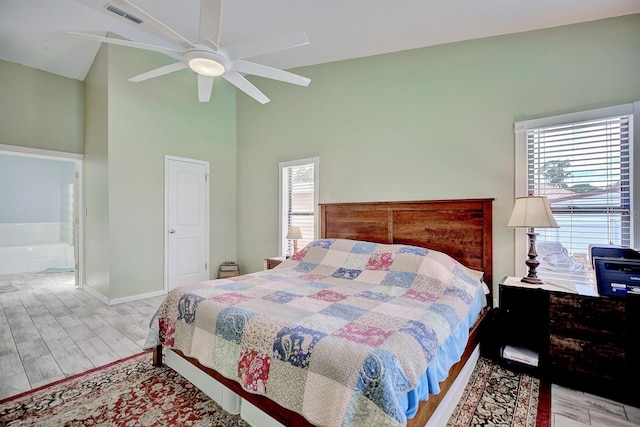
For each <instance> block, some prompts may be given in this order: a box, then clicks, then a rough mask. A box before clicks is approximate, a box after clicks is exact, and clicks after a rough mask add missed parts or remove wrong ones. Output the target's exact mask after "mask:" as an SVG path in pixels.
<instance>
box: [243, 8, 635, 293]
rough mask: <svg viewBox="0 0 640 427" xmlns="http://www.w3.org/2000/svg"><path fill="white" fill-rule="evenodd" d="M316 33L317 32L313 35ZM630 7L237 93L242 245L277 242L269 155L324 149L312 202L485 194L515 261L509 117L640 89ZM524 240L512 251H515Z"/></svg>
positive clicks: (614, 99) (502, 253) (251, 262)
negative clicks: (263, 99)
mask: <svg viewBox="0 0 640 427" xmlns="http://www.w3.org/2000/svg"><path fill="white" fill-rule="evenodd" d="M311 43H313V40H311ZM638 70H640V15H632V16H627V17H622V18H616V19H607V20H601V21H595V22H591V23H584V24H578V25H571V26H565V27H559V28H554V29H548V30H540V31H532V32H526V33H519V34H514V35H506V36H500V37H493V38H486V39H480V40H473V41H467V42H460V43H452V44H447V45H441V46H435V47H429V48H423V49H416V50H410V51H404V52H399V53H393V54H386V55H379V56H374V57H367V58H361V59H354V60H348V61H341V62H335V63H329V64H322V65H317V66H310V67H304V68H300V69H297V70H294V72H296V73H298V74H302V75H305V76H308V77H310V78H311V84H310V86H309V87H308V88H301V87H297V86H291V85H286V84H284V83H279V82H273V81H269V80H266V79H261V78H252V80H253V82H254V83H255V84H256V85H257V86H258V87H259V88H260V89H261V90H263V91H264V92H265V93H266V94H267V96H270V97H271V100H272V101H271V103H269V104H266V105H260V104H258V103H257V102H255V101H254V100H252V99H250V98H249V97H247V96H245V95H244V94H238V97H237V98H238V99H237V103H238V115H237V144H238V166H237V167H238V193H237V194H238V248H239V252H238V254H239V257H238V258H239V261H240V263H241V264H242V265H244V266H245V267H247V268H248V270H249V271H254V270H259V269H261V268H262V265H263V259H264V258H265V257H269V256H273V255H277V251H278V162H281V161H286V160H293V159H298V158H305V157H311V156H319V157H320V202H321V203H328V202H347V201H382V200H421V199H448V198H467V197H472V198H477V197H492V198H495V202H494V210H493V211H494V223H493V227H494V278H495V280H500V278H501V277H502V276H505V275H512V274H513V271H514V256H513V248H514V244H513V240H514V235H513V231H512V230H510V229H507V228H506V223H507V221H508V217H509V215H510V213H511V208H512V207H513V201H514V134H513V123H514V121H518V120H523V119H527V118H533V117H539V116H545V115H553V114H560V113H565V112H571V111H578V110H583V109H590V108H596V107H602V106H607V105H615V104H620V103H626V102H631V101H634V100H638V99H640V85H638V76H639V74H638ZM525 259H526V254H522V261H523V262H524V260H525Z"/></svg>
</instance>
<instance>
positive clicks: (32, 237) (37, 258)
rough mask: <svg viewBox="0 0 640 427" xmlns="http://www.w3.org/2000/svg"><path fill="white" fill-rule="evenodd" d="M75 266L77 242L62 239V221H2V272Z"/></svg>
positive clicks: (34, 270)
mask: <svg viewBox="0 0 640 427" xmlns="http://www.w3.org/2000/svg"><path fill="white" fill-rule="evenodd" d="M74 267H75V256H74V248H73V245H71V244H69V243H66V242H62V241H60V224H59V223H27V224H6V223H5V224H0V274H16V273H37V272H40V271H44V270H46V269H48V268H69V269H71V268H74Z"/></svg>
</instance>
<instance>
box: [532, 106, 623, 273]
mask: <svg viewBox="0 0 640 427" xmlns="http://www.w3.org/2000/svg"><path fill="white" fill-rule="evenodd" d="M632 123H633V120H632V116H630V115H622V116H615V117H607V118H599V119H592V120H587V121H581V122H573V123H565V124H558V125H553V126H547V127H540V128H535V129H529V130H527V132H526V144H527V146H526V157H527V190H528V193H529V194H534V195H539V196H546V197H547V198H548V200H549V204H550V206H551V211H552V212H553V214H554V217H555V219H556V221H557V222H558V225H560V228H557V229H553V228H549V229H536V232H537V233H539V236H538V238H537V244H536V247H537V250H538V259H539V261H540V267H539V268H538V275H539V276H540V277H541V278H542V279H544V280H546V281H549V282H556V283H560V284H577V283H580V284H591V285H593V273H592V268H591V262H590V259H589V246H590V245H623V246H630V245H632V229H631V227H632V206H631V203H632V198H631V194H632V191H633V188H632V186H633V182H632V180H631V169H632V159H631V152H630V135H631V134H630V132H631V127H632ZM631 139H632V138H631Z"/></svg>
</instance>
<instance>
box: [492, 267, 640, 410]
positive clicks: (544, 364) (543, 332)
mask: <svg viewBox="0 0 640 427" xmlns="http://www.w3.org/2000/svg"><path fill="white" fill-rule="evenodd" d="M499 298H500V300H499V316H498V318H499V321H498V325H499V326H498V328H497V330H496V333H497V335H498V338H497V340H498V342H499V344H500V347H501V348H502V349H503V350H502V352H501V355H502V360H503V362H504V363H507V364H512V365H517V366H519V367H524V368H527V369H531V370H533V371H534V372H535V373H536V374H537V375H539V376H541V377H545V378H548V379H549V380H550V381H553V382H554V383H556V384H559V385H563V386H566V387H569V388H572V389H575V390H580V391H586V392H589V393H593V394H597V395H599V396H604V397H608V398H611V399H613V400H616V401H619V402H623V403H627V404H631V405H633V406H638V405H639V404H640V396H638V395H637V393H628V392H627V390H632V389H633V388H634V387H636V386H637V382H638V380H640V368H639V367H638V363H637V362H638V359H637V357H638V356H640V350H639V344H638V342H639V341H640V332H639V331H640V324H638V321H639V320H640V316H639V315H638V311H640V295H634V294H628V295H627V297H625V298H621V297H607V296H598V295H595V296H593V295H580V294H578V293H575V292H571V290H569V289H565V288H559V287H555V286H552V285H546V284H545V285H542V286H539V285H529V284H526V283H521V282H520V278H515V277H507V278H505V279H503V280H502V281H501V282H500V285H499ZM507 346H510V348H511V349H514V348H515V349H516V350H517V349H523V351H524V353H523V354H527V352H533V353H537V355H538V366H537V367H532V366H530V365H528V364H527V363H526V360H525V361H524V362H525V363H523V362H522V361H520V362H517V361H513V360H508V359H506V358H505V357H504V354H505V353H504V348H506V347H507ZM515 353H516V354H517V351H516V352H515ZM512 355H513V354H512ZM514 358H515V359H518V357H517V356H516V357H511V359H514Z"/></svg>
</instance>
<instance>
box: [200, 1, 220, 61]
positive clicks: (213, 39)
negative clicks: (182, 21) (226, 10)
mask: <svg viewBox="0 0 640 427" xmlns="http://www.w3.org/2000/svg"><path fill="white" fill-rule="evenodd" d="M221 31H222V0H201V2H200V43H202V42H203V41H205V40H207V41H209V42H210V43H212V44H213V47H215V48H216V49H217V48H218V46H220V32H221Z"/></svg>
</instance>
